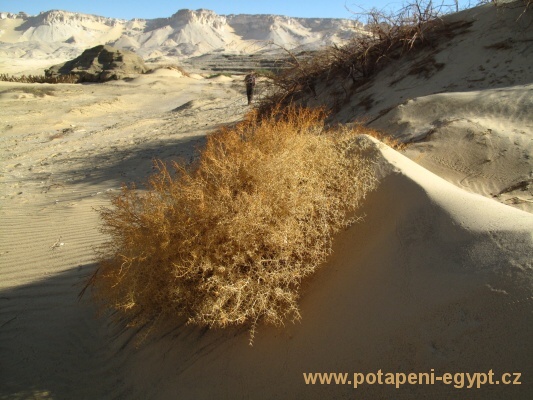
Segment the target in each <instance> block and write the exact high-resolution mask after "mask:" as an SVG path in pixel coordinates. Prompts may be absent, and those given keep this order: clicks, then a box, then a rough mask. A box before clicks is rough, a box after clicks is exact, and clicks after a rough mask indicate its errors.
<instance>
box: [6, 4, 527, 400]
mask: <svg viewBox="0 0 533 400" xmlns="http://www.w3.org/2000/svg"><path fill="white" fill-rule="evenodd" d="M485 9H486V8H484V9H483V10H485ZM483 12H484V11H483ZM478 15H480V16H481V17H482V16H483V15H485V14H483V13H482V12H479V13H478ZM481 17H479V18H481ZM480 20H481V21H484V20H483V19H482V18H481V19H480ZM480 26H481V27H484V26H485V25H484V24H481V25H480ZM474 28H475V26H474ZM474 28H472V32H471V33H470V34H471V35H481V37H482V34H481V33H480V32H481V31H479V30H477V29H474ZM486 32H490V35H493V36H494V35H496V33H494V31H486ZM502 32H505V30H502ZM502 32H501V33H500V34H503V33H502ZM487 34H489V33H487ZM464 35H465V36H463V39H464V40H465V41H467V42H468V40H467V38H468V36H467V34H466V33H465V34H464ZM474 37H475V36H474ZM503 38H505V36H503V37H502V40H503ZM493 39H495V38H494V37H493V38H492V39H491V40H493ZM469 43H470V45H471V46H475V43H476V42H475V41H469ZM450 48H452V49H453V47H450ZM472 51H473V50H472ZM495 54H500V55H501V54H503V55H504V59H502V60H501V62H502V63H503V62H504V61H505V59H507V57H508V55H509V54H508V53H501V52H497V53H495ZM528 57H529V58H530V57H531V53H529V55H528ZM517 58H518V56H517ZM496 61H498V60H495V62H496ZM498 62H499V61H498ZM439 76H440V75H439ZM197 78H198V77H197ZM235 79H236V80H235V81H229V80H226V79H224V80H222V79H220V80H210V79H193V78H186V77H182V76H180V74H178V73H175V72H174V71H170V70H166V71H160V72H158V73H155V74H150V75H145V76H142V77H139V78H136V79H133V80H130V81H127V82H126V81H121V82H110V83H106V84H99V85H29V84H15V83H0V160H1V161H0V171H1V172H0V207H1V208H0V399H4V398H5V399H26V398H39V399H49V398H53V399H72V398H78V399H106V398H110V399H117V398H124V399H146V398H153V399H176V398H180V399H212V398H225V399H235V398H252V399H256V398H257V399H273V398H279V399H291V398H299V399H304V398H305V399H323V398H368V399H374V398H375V399H378V398H406V399H407V398H432V399H433V398H441V399H450V398H454V399H455V398H468V399H502V398H509V399H530V398H531V397H532V396H533V380H532V378H531V377H532V376H533V364H532V363H531V360H532V359H533V348H532V346H531V332H533V313H532V311H533V308H532V307H533V285H532V282H533V272H532V271H533V265H532V260H533V214H531V213H528V212H525V211H522V210H520V209H518V208H517V207H510V206H508V205H505V204H502V203H501V202H498V201H496V200H495V199H492V198H490V197H488V196H490V192H493V191H494V190H498V188H500V187H501V185H502V184H503V182H501V181H500V178H501V180H506V183H505V184H507V182H508V181H509V180H512V179H517V178H520V177H523V176H524V174H526V175H527V173H531V159H530V158H528V157H529V155H530V154H531V140H532V130H531V116H530V113H527V110H528V107H529V108H530V106H528V104H531V98H532V95H531V89H532V88H531V81H529V82H524V81H521V82H518V83H517V82H515V83H513V84H508V85H505V84H503V83H502V84H501V85H496V87H490V86H491V85H488V84H487V87H476V88H472V90H463V89H461V88H459V90H457V91H454V93H442V94H436V93H433V92H432V91H431V90H429V91H427V92H425V94H423V95H422V94H421V93H420V92H418V91H416V90H414V89H413V92H412V93H410V92H409V90H407V88H404V89H405V90H403V91H402V96H405V99H408V98H409V99H414V98H418V99H417V100H416V101H415V100H411V101H410V102H407V103H406V104H405V106H404V107H403V108H401V107H400V108H397V109H396V110H392V111H391V112H390V113H389V114H387V115H388V117H390V118H391V121H400V122H399V124H400V125H401V124H402V122H401V121H406V122H407V125H402V126H404V130H403V131H401V132H398V135H400V134H401V135H411V136H412V137H416V136H417V135H421V134H423V133H424V132H425V131H426V130H427V129H429V128H430V127H431V126H433V125H434V122H435V121H438V120H444V119H446V118H452V119H458V120H457V121H456V122H453V123H452V124H449V125H447V126H445V127H442V129H440V128H439V129H440V130H438V131H437V132H435V133H434V134H432V135H429V136H428V139H427V141H426V142H423V143H422V144H423V145H424V146H425V147H423V148H421V147H419V148H418V150H416V149H417V148H414V149H411V150H408V151H407V152H406V155H407V156H409V157H411V158H413V159H414V161H413V160H410V159H408V158H407V157H405V156H404V155H401V154H399V153H398V152H396V151H394V150H392V149H390V148H388V147H386V146H384V145H382V144H379V143H377V144H376V146H377V148H378V152H377V155H376V157H377V162H376V168H377V170H378V172H379V174H380V179H381V184H380V186H379V188H378V189H377V190H376V191H375V192H373V193H372V194H371V195H370V196H369V197H368V199H367V201H366V202H365V205H364V208H363V210H362V213H364V214H365V215H366V216H365V218H364V221H362V222H361V223H359V224H356V225H354V226H353V227H351V228H350V229H348V230H346V231H345V232H343V233H342V234H341V235H340V236H339V238H338V240H337V241H336V243H335V249H334V254H333V256H332V257H331V259H330V260H329V262H328V263H327V265H325V266H324V267H323V268H322V269H321V270H320V271H319V273H318V274H317V275H316V276H315V277H313V278H312V279H310V280H309V281H308V282H306V284H305V286H304V294H303V296H302V299H301V312H302V317H303V319H302V321H301V322H300V323H296V324H292V323H290V322H288V323H287V325H286V326H285V327H281V328H274V327H264V326H260V327H259V331H258V333H257V335H256V338H255V342H254V346H253V347H250V346H249V345H248V333H247V332H246V331H237V330H234V329H228V330H221V331H203V330H200V329H197V328H192V327H188V326H183V325H181V326H172V327H169V329H168V331H167V332H166V334H164V335H156V336H153V337H151V338H149V339H147V340H146V341H145V342H144V343H142V344H141V345H140V346H138V347H136V346H135V339H132V337H133V335H134V333H135V332H136V331H135V330H132V329H126V328H123V327H120V326H117V325H116V324H112V323H110V322H109V319H108V318H107V317H105V316H104V317H101V318H97V316H96V310H95V308H94V305H93V304H92V303H91V302H90V298H89V297H87V296H86V297H84V298H83V299H82V300H81V301H78V299H77V295H78V293H79V291H80V290H81V288H82V287H83V284H84V282H85V281H86V279H87V277H88V276H90V274H91V273H92V272H93V271H94V268H95V265H94V261H93V260H94V253H93V246H95V245H98V244H99V243H101V242H102V241H103V240H104V237H102V235H101V233H100V232H99V231H98V226H99V221H98V213H97V211H95V208H98V207H100V206H105V205H108V204H109V197H108V196H109V194H110V193H111V194H112V193H113V192H115V191H116V190H117V189H118V188H119V187H120V185H121V183H122V182H137V183H141V182H142V181H143V180H144V179H145V178H146V176H147V175H148V174H150V173H151V171H152V169H151V159H152V158H154V157H157V158H162V159H165V160H171V159H179V158H182V159H185V160H189V159H190V158H191V157H193V156H194V148H195V147H196V146H200V145H201V144H202V143H203V138H204V136H205V133H206V132H209V131H212V130H213V129H214V128H216V126H218V125H220V124H222V123H228V122H232V121H236V120H238V119H240V118H241V117H242V116H243V114H244V112H246V110H247V109H248V108H247V107H246V105H245V104H246V98H245V93H244V87H243V82H242V80H241V79H237V78H235ZM431 82H432V81H431V79H428V80H426V84H427V85H431ZM381 84H383V82H381V83H380V82H379V81H378V82H376V85H377V86H376V87H375V93H379V91H380V90H381V89H380V86H379V85H381ZM437 86H438V85H437ZM393 105H394V102H393V99H390V104H389V105H388V106H387V107H391V106H393ZM352 106H354V107H355V106H356V105H355V104H353V105H352ZM376 107H377V109H376V113H379V107H380V105H377V106H376ZM371 111H372V110H371ZM432 124H433V125H432ZM476 124H477V125H476ZM478 125H479V128H476V130H474V131H473V133H472V135H473V136H472V137H470V136H468V135H466V134H465V135H466V136H460V133H461V132H462V131H463V130H468V129H473V128H472V127H473V126H478ZM509 126H511V127H512V129H516V130H517V131H516V132H514V131H513V132H514V133H512V134H510V133H509V132H508V127H509ZM444 128H445V129H444ZM452 128H453V129H454V130H452ZM486 129H491V132H492V133H490V134H483V135H482V134H481V133H482V132H484V130H486ZM419 145H420V144H419ZM417 146H418V145H417ZM478 147H479V148H483V149H484V150H483V151H481V150H478ZM417 151H418V153H416V152H417ZM484 152H490V154H491V155H490V157H492V161H490V162H486V164H487V165H486V166H485V164H483V166H482V167H481V169H476V170H475V171H482V172H483V176H481V175H479V176H480V177H481V178H480V179H477V180H473V177H475V175H473V174H472V173H471V171H470V170H469V171H463V172H461V171H457V170H455V169H453V168H451V167H450V168H445V167H443V166H446V165H458V162H457V160H458V159H459V160H462V161H463V162H464V163H465V165H470V166H471V165H472V160H475V161H476V162H479V163H481V161H482V160H483V158H484V157H488V156H487V155H486V154H485V153H484ZM417 154H418V155H417ZM524 154H526V155H528V157H525V156H524ZM518 155H521V156H520V157H519V156H518ZM424 160H432V161H427V165H426V164H424V162H425V161H424ZM435 160H442V161H441V162H440V163H437V162H436V161H435ZM527 160H529V161H527ZM415 161H416V162H415ZM417 163H418V164H417ZM419 164H421V165H419ZM437 164H438V165H437ZM432 165H437V167H435V168H436V169H435V171H434V172H430V171H429V169H432V168H433V167H432ZM485 168H486V169H485ZM527 168H529V170H527ZM528 171H529V172H528ZM459 172H461V173H464V174H469V175H468V176H470V178H469V179H467V180H464V179H463V177H462V176H461V175H460V173H459ZM438 175H440V176H438ZM495 177H499V178H498V179H496V178H495ZM471 178H472V179H471ZM520 179H522V178H520ZM466 184H468V186H467V185H466ZM465 188H466V189H468V190H470V191H474V192H475V191H477V192H480V194H483V195H484V196H481V195H480V194H473V193H469V192H468V191H467V190H464V189H465ZM514 195H515V196H516V197H519V198H521V199H525V200H527V199H528V197H527V196H528V195H527V193H523V191H515V193H514ZM527 204H528V203H527V202H525V201H523V202H521V203H520V202H519V204H516V205H515V206H524V205H527ZM142 333H143V332H141V334H142ZM432 368H433V369H435V371H436V373H438V374H442V373H444V372H450V373H456V372H488V371H489V370H490V369H492V370H493V371H494V373H495V374H496V377H497V378H499V377H500V374H502V373H505V372H511V373H514V372H520V373H521V374H522V377H521V382H522V385H520V386H506V385H494V386H484V387H483V388H482V389H479V390H478V389H455V388H453V386H446V385H443V384H439V383H437V384H436V385H434V386H425V385H420V386H407V385H405V386H403V388H402V389H400V390H395V389H393V388H391V387H386V386H365V387H361V388H359V389H356V390H355V389H353V388H352V387H350V386H349V385H345V386H343V385H334V384H332V385H323V386H321V385H305V383H304V380H303V376H302V373H304V372H347V373H350V374H351V373H353V372H365V373H366V372H377V370H379V369H381V370H382V371H383V372H406V373H408V372H429V371H430V370H431V369H432Z"/></svg>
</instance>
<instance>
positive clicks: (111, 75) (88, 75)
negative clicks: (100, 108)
mask: <svg viewBox="0 0 533 400" xmlns="http://www.w3.org/2000/svg"><path fill="white" fill-rule="evenodd" d="M147 71H148V67H146V65H145V64H144V60H143V59H142V58H141V57H139V56H138V55H137V54H135V53H134V52H132V51H129V50H120V49H116V48H114V47H112V46H108V45H99V46H96V47H93V48H91V49H88V50H85V51H84V52H83V53H82V54H81V55H80V56H79V57H77V58H75V59H73V60H70V61H67V62H65V63H63V64H58V65H54V66H53V67H51V68H49V69H47V70H46V71H45V75H46V76H47V77H51V78H54V77H58V76H60V75H76V76H78V78H79V81H80V82H105V81H109V80H114V79H115V80H117V79H122V78H125V77H127V76H130V75H135V74H143V73H145V72H147Z"/></svg>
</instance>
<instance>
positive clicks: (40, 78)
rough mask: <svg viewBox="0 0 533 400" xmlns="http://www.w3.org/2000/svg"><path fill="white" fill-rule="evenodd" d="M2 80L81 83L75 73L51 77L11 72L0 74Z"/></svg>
mask: <svg viewBox="0 0 533 400" xmlns="http://www.w3.org/2000/svg"><path fill="white" fill-rule="evenodd" d="M0 81H3V82H17V83H79V78H78V77H77V76H75V75H60V76H56V77H49V76H44V75H21V76H13V75H9V74H0Z"/></svg>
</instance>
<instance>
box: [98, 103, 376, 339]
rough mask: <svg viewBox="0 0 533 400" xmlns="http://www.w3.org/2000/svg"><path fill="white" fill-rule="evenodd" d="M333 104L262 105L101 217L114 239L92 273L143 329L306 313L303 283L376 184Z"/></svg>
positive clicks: (278, 320) (102, 294) (126, 193)
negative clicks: (175, 321) (268, 109)
mask: <svg viewBox="0 0 533 400" xmlns="http://www.w3.org/2000/svg"><path fill="white" fill-rule="evenodd" d="M324 119H325V114H324V112H323V111H321V110H310V109H306V108H298V107H294V106H292V107H289V108H286V109H283V110H280V109H276V110H274V111H273V112H272V113H271V114H270V116H268V117H266V118H262V119H259V118H257V112H254V111H252V112H251V113H250V114H249V115H248V117H247V118H246V119H245V120H244V121H243V122H241V123H239V124H238V125H236V126H235V127H233V128H225V129H221V130H219V131H217V132H215V133H214V134H212V135H211V136H209V137H208V140H207V144H206V147H205V149H204V150H203V151H202V153H201V156H200V158H199V161H198V162H197V163H196V164H195V165H193V166H192V167H184V166H182V165H179V164H177V163H174V164H173V165H172V168H168V167H167V166H166V165H165V164H164V163H163V162H161V161H159V162H157V167H158V172H157V173H156V174H155V175H153V176H152V177H151V179H150V181H149V190H148V191H147V192H143V193H141V192H139V191H136V190H134V188H123V190H122V193H121V194H120V195H118V196H116V197H115V198H114V199H113V200H112V204H113V208H109V209H104V210H103V211H102V212H101V217H102V219H103V232H105V233H106V234H109V235H110V240H109V241H108V242H107V243H106V244H105V246H104V248H103V251H102V253H101V254H100V266H99V269H98V271H97V272H96V273H95V275H94V276H93V278H92V279H91V281H90V283H89V285H90V286H93V289H95V290H94V293H95V294H96V296H97V298H99V299H100V300H102V301H103V302H104V303H105V304H106V305H107V306H108V307H110V308H112V309H118V310H119V311H121V313H119V314H120V315H121V316H123V317H126V319H127V320H128V321H130V322H131V323H132V324H134V325H135V324H141V323H146V322H148V321H153V320H155V319H158V318H161V317H163V318H164V319H167V318H176V317H178V316H185V317H186V318H187V319H188V322H189V323H193V324H199V325H202V326H210V327H224V326H227V325H236V324H246V325H247V326H249V327H250V330H251V339H252V338H253V333H254V330H255V327H256V324H257V323H258V322H265V323H270V324H275V325H280V324H282V323H283V321H285V320H286V319H287V318H290V319H299V318H300V314H299V310H298V304H297V300H298V295H299V287H300V283H301V281H302V279H303V278H304V277H306V276H308V275H310V274H311V273H313V271H315V269H316V268H317V267H318V266H319V265H320V264H321V263H323V262H324V260H325V259H326V257H327V256H328V254H330V252H331V244H332V238H333V235H334V234H335V232H337V231H338V230H339V229H341V228H342V227H345V226H347V225H348V224H349V223H351V222H352V221H353V218H352V219H350V216H352V217H353V215H354V213H353V212H354V210H356V209H357V207H358V206H359V204H360V202H361V200H362V199H363V198H364V197H365V194H366V193H367V192H368V191H369V190H371V189H372V188H373V187H374V185H375V178H374V176H373V172H372V166H371V163H370V162H369V161H368V160H365V159H364V157H362V156H361V155H360V149H359V146H360V145H359V144H358V143H359V140H358V135H359V132H358V131H357V129H362V128H357V129H352V130H347V129H344V130H342V129H340V130H339V129H337V130H333V131H332V130H328V129H326V128H325V127H324Z"/></svg>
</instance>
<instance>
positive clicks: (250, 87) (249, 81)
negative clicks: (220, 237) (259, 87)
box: [244, 71, 255, 105]
mask: <svg viewBox="0 0 533 400" xmlns="http://www.w3.org/2000/svg"><path fill="white" fill-rule="evenodd" d="M244 82H245V83H246V96H247V97H248V105H250V104H252V100H253V98H254V88H255V72H253V71H251V72H250V73H249V74H248V75H246V76H245V77H244Z"/></svg>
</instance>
